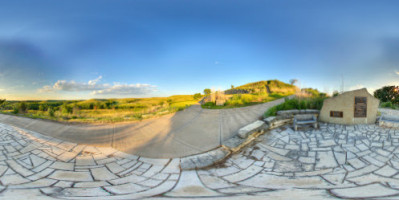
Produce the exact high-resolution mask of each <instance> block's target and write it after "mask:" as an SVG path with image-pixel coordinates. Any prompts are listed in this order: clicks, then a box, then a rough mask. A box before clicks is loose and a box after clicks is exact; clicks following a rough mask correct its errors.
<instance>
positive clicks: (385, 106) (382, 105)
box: [380, 101, 396, 109]
mask: <svg viewBox="0 0 399 200" xmlns="http://www.w3.org/2000/svg"><path fill="white" fill-rule="evenodd" d="M380 107H381V108H392V109H395V108H396V107H395V105H394V104H393V103H392V102H390V101H388V102H382V103H381V105H380Z"/></svg>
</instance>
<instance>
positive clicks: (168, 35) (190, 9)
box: [0, 0, 399, 99]
mask: <svg viewBox="0 0 399 200" xmlns="http://www.w3.org/2000/svg"><path fill="white" fill-rule="evenodd" d="M398 10H399V2H397V1H351V0H349V1H348V0H345V1H320V0H314V1H305V0H303V1H301V0H298V1H277V0H276V1H230V0H229V1H188V0H187V1H176V0H166V1H153V0H112V1H111V0H107V1H103V0H96V1H86V0H79V1H74V0H69V1H53V0H48V1H43V0H37V1H24V0H22V1H2V0H0V97H1V98H7V99H90V98H111V97H117V98H124V97H150V96H169V95H173V94H193V93H196V92H202V91H203V89H204V88H213V89H227V88H229V87H230V85H231V84H233V85H236V86H238V85H241V84H244V83H248V82H253V81H259V80H268V79H279V80H282V81H285V82H288V80H289V79H292V78H296V79H298V80H299V83H298V84H299V86H301V87H314V88H318V89H319V90H322V91H325V92H329V93H331V92H332V91H333V90H339V89H340V86H341V75H343V77H344V84H345V90H350V89H356V88H360V87H367V88H368V89H369V91H373V90H375V89H378V88H379V87H381V86H384V85H399V12H398Z"/></svg>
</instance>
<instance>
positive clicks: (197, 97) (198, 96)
mask: <svg viewBox="0 0 399 200" xmlns="http://www.w3.org/2000/svg"><path fill="white" fill-rule="evenodd" d="M193 97H194V99H199V98H201V97H202V95H201V93H195V94H194V96H193Z"/></svg>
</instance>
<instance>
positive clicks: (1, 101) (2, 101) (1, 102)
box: [0, 99, 6, 108]
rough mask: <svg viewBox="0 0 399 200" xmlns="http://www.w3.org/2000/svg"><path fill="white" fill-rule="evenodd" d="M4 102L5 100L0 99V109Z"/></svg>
mask: <svg viewBox="0 0 399 200" xmlns="http://www.w3.org/2000/svg"><path fill="white" fill-rule="evenodd" d="M5 102H6V99H0V108H2V105H3V104H4V103H5Z"/></svg>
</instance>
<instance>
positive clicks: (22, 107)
mask: <svg viewBox="0 0 399 200" xmlns="http://www.w3.org/2000/svg"><path fill="white" fill-rule="evenodd" d="M18 108H19V111H20V112H21V113H25V112H26V111H27V110H28V106H27V105H26V103H25V102H21V103H19V105H18Z"/></svg>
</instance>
